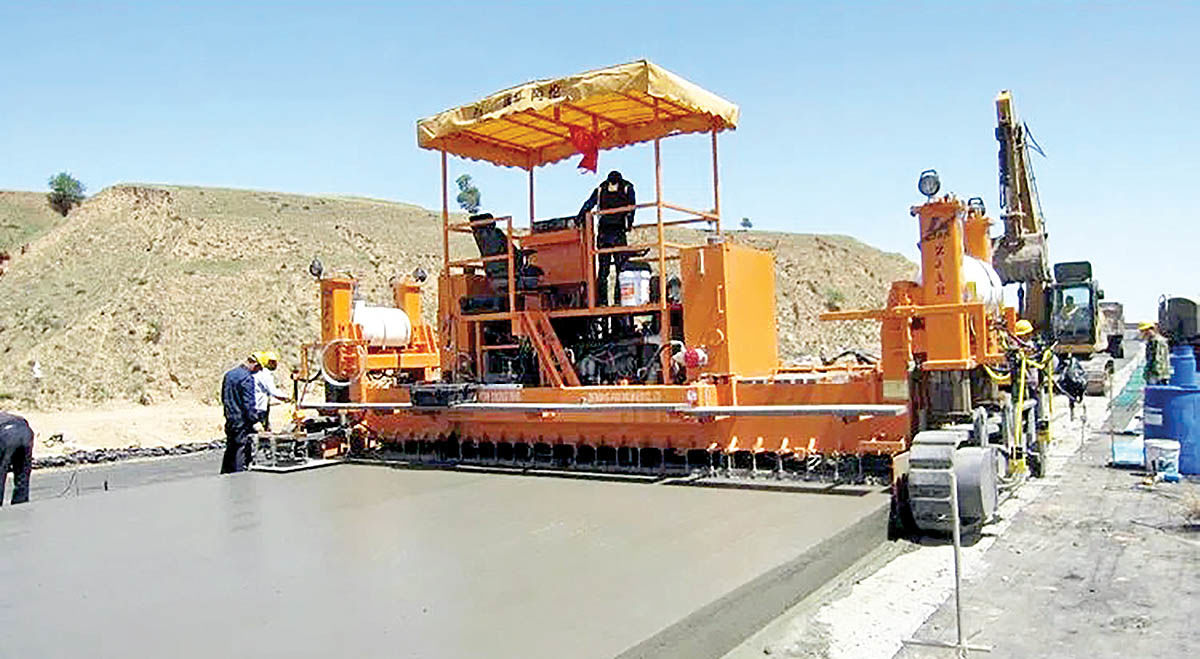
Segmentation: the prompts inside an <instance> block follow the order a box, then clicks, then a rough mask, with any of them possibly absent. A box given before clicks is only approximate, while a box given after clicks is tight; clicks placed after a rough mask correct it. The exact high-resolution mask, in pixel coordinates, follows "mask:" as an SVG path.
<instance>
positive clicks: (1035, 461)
mask: <svg viewBox="0 0 1200 659" xmlns="http://www.w3.org/2000/svg"><path fill="white" fill-rule="evenodd" d="M1026 463H1028V464H1029V473H1030V475H1032V476H1033V477H1034V478H1044V477H1045V476H1046V461H1045V460H1043V459H1042V452H1041V450H1040V449H1039V450H1038V451H1037V452H1032V451H1031V452H1030V453H1029V454H1028V455H1027V456H1026Z"/></svg>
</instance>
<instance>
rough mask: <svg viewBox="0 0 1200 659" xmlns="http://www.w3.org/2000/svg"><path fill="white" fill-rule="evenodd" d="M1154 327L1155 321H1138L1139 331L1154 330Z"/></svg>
mask: <svg viewBox="0 0 1200 659" xmlns="http://www.w3.org/2000/svg"><path fill="white" fill-rule="evenodd" d="M1152 329H1154V323H1150V322H1142V323H1138V331H1139V332H1145V331H1146V330H1152Z"/></svg>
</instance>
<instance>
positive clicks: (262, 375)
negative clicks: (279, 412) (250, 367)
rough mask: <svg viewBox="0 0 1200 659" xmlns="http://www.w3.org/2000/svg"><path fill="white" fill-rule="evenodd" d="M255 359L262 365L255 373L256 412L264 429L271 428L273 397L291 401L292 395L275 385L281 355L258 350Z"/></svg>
mask: <svg viewBox="0 0 1200 659" xmlns="http://www.w3.org/2000/svg"><path fill="white" fill-rule="evenodd" d="M254 360H255V361H257V362H258V365H259V366H260V368H259V370H258V372H257V373H255V374H254V414H255V416H256V417H257V419H258V422H259V423H261V424H262V427H263V430H270V429H271V399H272V398H274V399H275V400H280V401H283V402H285V403H290V402H291V400H292V397H291V396H288V395H287V394H286V393H284V392H283V391H282V390H281V389H280V388H279V387H278V386H276V385H275V373H274V371H275V369H276V368H277V367H278V366H279V355H277V354H275V353H274V352H271V351H270V350H268V351H266V352H256V353H254Z"/></svg>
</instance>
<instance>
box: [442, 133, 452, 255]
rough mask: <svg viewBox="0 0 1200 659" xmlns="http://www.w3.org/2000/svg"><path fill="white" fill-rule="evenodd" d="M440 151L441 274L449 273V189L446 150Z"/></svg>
mask: <svg viewBox="0 0 1200 659" xmlns="http://www.w3.org/2000/svg"><path fill="white" fill-rule="evenodd" d="M441 153H442V275H443V276H446V275H449V274H450V189H449V187H447V186H448V183H447V180H446V179H447V175H446V151H445V149H443V150H442V151H441Z"/></svg>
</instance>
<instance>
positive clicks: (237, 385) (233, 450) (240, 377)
mask: <svg viewBox="0 0 1200 659" xmlns="http://www.w3.org/2000/svg"><path fill="white" fill-rule="evenodd" d="M260 370H262V364H260V363H259V362H258V359H256V358H255V357H254V356H253V355H251V356H250V358H249V359H247V360H246V362H245V363H244V364H240V365H238V366H235V367H233V368H231V369H229V371H227V372H226V373H225V378H224V379H223V380H222V381H221V405H222V407H224V408H225V457H224V459H223V460H222V461H221V473H222V474H233V473H237V472H239V471H246V469H247V468H248V467H249V466H250V458H251V456H252V451H251V446H250V434H251V433H256V432H259V431H260V430H261V429H262V426H261V425H260V424H259V423H258V417H257V415H256V414H255V409H254V374H255V373H257V372H259V371H260Z"/></svg>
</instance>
